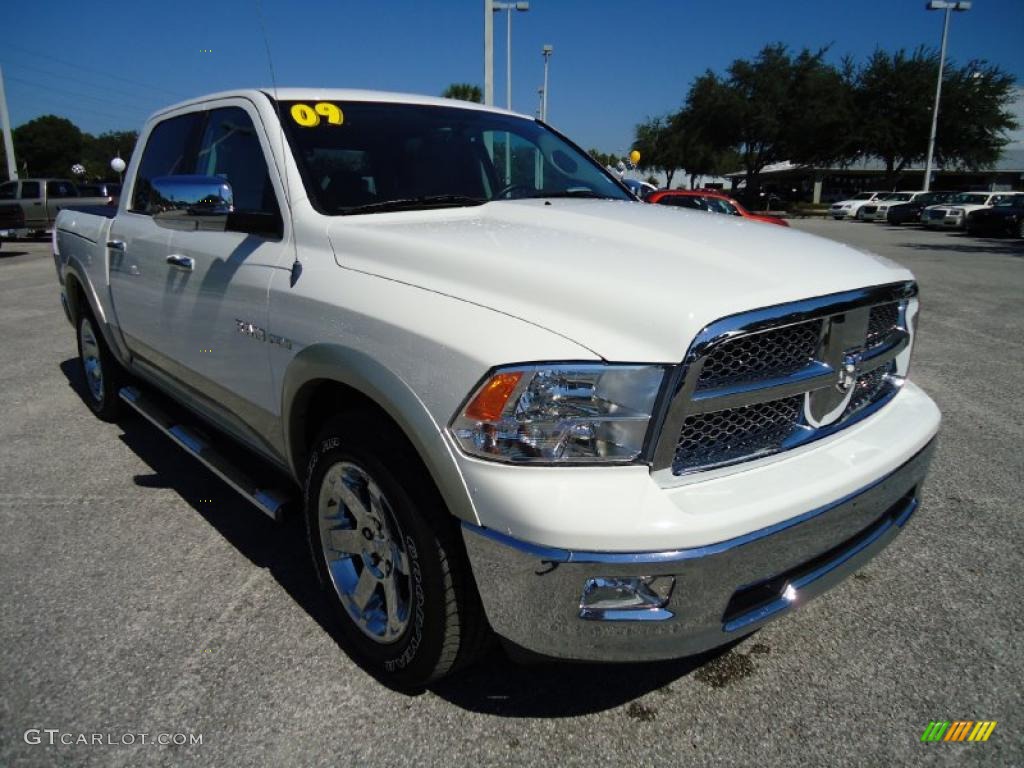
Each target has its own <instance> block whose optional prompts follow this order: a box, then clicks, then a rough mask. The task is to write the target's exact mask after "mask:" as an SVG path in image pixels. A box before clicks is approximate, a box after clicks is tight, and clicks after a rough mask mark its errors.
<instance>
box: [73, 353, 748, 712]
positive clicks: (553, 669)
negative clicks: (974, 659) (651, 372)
mask: <svg viewBox="0 0 1024 768" xmlns="http://www.w3.org/2000/svg"><path fill="white" fill-rule="evenodd" d="M60 369H61V372H62V373H63V374H64V376H65V378H66V379H67V381H68V385H69V386H70V387H71V388H72V390H74V391H75V393H76V394H77V395H78V396H79V397H80V398H82V400H83V403H84V402H85V398H86V397H87V392H86V384H85V380H84V377H83V376H82V372H81V366H80V365H79V363H78V359H77V358H69V359H67V360H65V361H64V362H62V363H61V364H60ZM117 426H118V427H119V428H120V429H121V432H122V434H121V435H120V436H119V437H120V440H121V441H122V442H123V443H124V444H125V445H126V446H127V447H128V448H129V449H131V451H132V452H133V453H135V454H136V455H137V456H138V457H139V458H140V459H142V461H143V462H145V464H146V465H147V466H148V467H149V468H150V469H151V470H152V472H151V473H147V474H140V475H136V476H135V478H134V481H135V484H136V485H138V486H141V487H144V488H167V489H170V490H173V491H174V492H175V493H177V494H178V495H179V496H180V497H181V498H182V499H183V500H184V501H185V502H186V503H188V504H189V506H191V507H192V509H193V510H195V512H196V513H197V514H199V515H201V516H202V517H203V519H204V520H206V522H207V523H208V524H209V525H210V526H212V527H213V528H214V529H215V530H216V531H217V532H218V533H219V534H220V535H221V536H223V537H224V538H225V539H226V540H227V541H228V542H230V543H231V545H232V546H234V547H235V548H236V549H237V550H238V551H239V552H240V553H241V554H242V555H244V556H245V557H246V558H248V559H249V561H250V562H251V563H252V564H253V565H255V566H256V567H259V568H263V569H265V570H267V571H268V572H269V573H270V574H271V575H272V576H273V577H274V579H275V580H276V581H277V583H278V584H279V585H280V586H281V587H282V588H283V589H284V590H285V592H287V594H288V595H289V597H291V598H292V599H293V600H294V601H295V602H296V603H297V604H298V605H299V606H300V607H301V608H302V609H303V610H304V611H306V613H307V614H309V616H310V617H311V618H312V619H313V620H314V621H316V622H317V624H319V625H320V627H321V628H322V629H323V631H324V632H326V633H327V634H328V635H329V636H330V637H331V639H332V640H333V641H334V642H335V644H336V645H337V646H338V648H339V649H340V650H341V651H343V652H344V653H346V654H347V655H348V656H349V658H351V659H352V660H353V662H354V663H356V664H358V665H359V666H360V668H362V669H363V671H365V672H366V673H367V674H368V675H370V676H372V677H374V678H375V679H376V680H377V681H378V682H379V683H381V685H384V686H386V687H388V688H390V689H391V690H393V691H396V692H398V693H401V694H403V695H407V696H417V695H420V694H422V693H423V692H424V691H423V690H408V689H403V688H399V687H396V686H395V685H394V684H393V683H392V682H391V681H389V680H387V679H385V678H382V677H381V676H380V675H379V674H377V673H376V672H375V671H374V670H372V669H369V668H367V667H366V666H365V665H364V664H363V663H362V662H361V660H360V659H359V657H358V656H357V655H356V654H355V653H353V652H352V650H351V648H350V647H349V645H348V643H347V642H346V640H345V638H344V635H343V634H342V632H341V631H340V627H339V619H338V617H336V615H335V614H334V612H333V610H332V607H331V605H330V604H329V603H328V601H327V600H326V599H325V597H324V595H323V592H322V591H321V588H320V584H319V582H318V580H317V577H316V575H315V573H314V571H313V568H312V567H311V565H310V562H309V554H308V545H307V542H306V537H305V530H304V526H303V523H302V519H301V515H300V514H297V513H296V512H295V511H294V510H293V511H292V513H291V514H287V515H286V516H285V519H284V520H283V521H282V522H281V523H275V522H274V521H272V520H271V519H270V518H268V517H267V516H265V515H263V514H261V513H259V512H258V511H256V510H255V509H253V508H252V507H251V506H250V505H249V504H248V503H246V501H245V500H243V499H242V498H241V497H239V496H238V495H237V494H236V493H235V492H234V491H233V490H232V489H231V488H230V487H229V486H228V485H227V484H225V483H224V482H222V481H221V480H220V479H219V478H218V477H217V476H216V475H214V474H213V473H212V472H209V471H208V470H206V469H205V467H202V465H200V464H199V463H198V462H197V461H195V460H194V459H191V458H183V456H182V453H181V449H179V448H178V447H177V446H175V445H174V444H173V443H171V441H170V440H169V439H168V438H167V437H166V436H164V435H163V434H161V433H160V432H159V431H158V430H157V429H156V428H154V427H153V426H152V425H151V424H150V423H149V422H147V421H146V420H145V419H142V418H140V417H138V416H137V415H135V414H134V413H132V412H130V411H129V413H127V414H126V415H124V416H122V417H121V418H120V419H118V421H117ZM735 645H736V643H733V644H731V645H729V646H724V647H722V648H719V649H716V650H714V651H712V652H710V653H706V654H702V655H699V656H693V657H689V658H684V659H678V660H673V661H665V662H647V663H637V664H574V663H562V662H556V661H550V662H543V663H538V664H533V665H529V666H524V665H521V664H518V663H516V662H513V661H512V660H511V659H509V657H508V656H507V655H506V654H505V652H504V651H503V650H502V649H501V647H500V646H499V645H498V644H497V642H495V643H493V644H492V645H491V647H490V648H489V649H488V651H487V653H486V654H485V655H484V657H483V658H482V659H481V660H480V661H479V662H478V663H477V664H475V665H474V666H473V667H471V668H470V669H468V670H466V671H465V672H463V673H462V674H459V675H456V676H454V677H452V678H449V679H446V680H443V681H441V682H439V683H436V684H434V685H432V686H430V688H429V690H430V691H431V692H432V693H434V694H436V695H437V696H439V697H440V698H442V699H444V700H445V701H448V702H450V703H451V704H453V705H455V706H457V707H459V708H461V709H465V710H468V711H472V712H479V713H485V714H491V715H497V716H500V717H513V718H514V717H546V718H559V717H573V716H576V715H581V714H589V713H595V712H601V711H603V710H606V709H611V708H614V707H619V706H622V705H623V704H627V703H629V702H631V701H633V700H634V699H637V698H639V697H641V696H644V695H646V694H647V693H650V692H652V691H655V690H658V689H662V688H664V687H666V686H667V685H669V684H670V683H672V682H673V681H675V680H678V679H679V678H682V677H685V676H686V675H689V674H690V673H692V672H694V671H695V670H698V669H699V668H701V667H702V666H704V665H706V664H708V663H713V662H715V661H716V660H718V659H719V658H720V657H728V656H729V654H730V653H731V649H732V648H733V647H734V646H735ZM716 674H717V673H716ZM641 715H642V713H641Z"/></svg>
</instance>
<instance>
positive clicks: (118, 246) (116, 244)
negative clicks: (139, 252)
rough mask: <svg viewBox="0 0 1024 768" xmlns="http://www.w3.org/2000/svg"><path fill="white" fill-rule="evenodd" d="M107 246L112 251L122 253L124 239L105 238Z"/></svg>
mask: <svg viewBox="0 0 1024 768" xmlns="http://www.w3.org/2000/svg"><path fill="white" fill-rule="evenodd" d="M107 248H109V249H110V250H112V251H121V253H124V250H125V247H124V240H107Z"/></svg>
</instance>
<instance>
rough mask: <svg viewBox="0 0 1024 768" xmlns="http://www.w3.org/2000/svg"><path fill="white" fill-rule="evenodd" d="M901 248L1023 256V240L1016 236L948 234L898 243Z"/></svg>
mask: <svg viewBox="0 0 1024 768" xmlns="http://www.w3.org/2000/svg"><path fill="white" fill-rule="evenodd" d="M899 247H901V248H910V249H911V250H915V251H947V252H950V253H991V254H1003V255H1006V256H1024V240H1020V239H1016V238H995V237H973V236H972V235H966V234H949V235H948V236H947V237H946V238H943V240H941V241H936V242H928V243H899Z"/></svg>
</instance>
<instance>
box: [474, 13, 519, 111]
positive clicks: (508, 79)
mask: <svg viewBox="0 0 1024 768" xmlns="http://www.w3.org/2000/svg"><path fill="white" fill-rule="evenodd" d="M488 1H489V2H490V5H491V10H492V11H493V12H494V13H497V12H498V11H505V108H506V109H512V11H528V10H530V4H529V3H528V2H517V3H500V2H498V0H488ZM491 31H492V33H493V26H492V29H491ZM493 51H494V42H493V39H492V41H491V52H492V55H493ZM490 70H491V98H492V99H493V94H494V80H493V78H494V63H493V60H492V62H491V66H490ZM485 75H486V67H485ZM485 90H486V84H485Z"/></svg>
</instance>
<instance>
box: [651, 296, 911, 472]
mask: <svg viewBox="0 0 1024 768" xmlns="http://www.w3.org/2000/svg"><path fill="white" fill-rule="evenodd" d="M916 294H917V288H916V285H914V284H913V283H898V284H894V285H888V286H881V287H878V288H872V289H866V290H863V291H853V292H849V293H845V294H834V295H832V296H825V297H822V298H820V299H811V300H808V301H805V302H796V303H794V304H791V305H782V306H779V307H772V308H768V309H763V310H756V311H754V312H749V313H745V314H743V315H737V316H734V317H730V318H725V319H723V320H720V321H717V322H715V323H712V324H711V325H710V326H708V327H707V328H706V329H705V330H704V331H702V332H701V334H700V336H698V338H697V340H696V341H695V342H694V343H693V345H692V346H691V348H690V350H689V352H688V353H687V356H686V358H685V360H684V367H683V376H682V380H681V382H680V383H679V386H678V389H677V391H676V394H675V396H674V397H673V399H672V402H671V403H670V405H669V409H668V414H667V415H666V417H665V420H664V422H663V424H662V431H661V434H660V437H659V439H658V441H657V443H656V445H655V448H654V456H653V462H652V464H653V467H652V468H653V470H654V471H655V472H656V473H660V472H666V473H669V474H671V475H677V476H678V475H685V474H688V473H690V472H696V471H701V470H707V469H712V468H715V467H721V466H726V465H729V464H735V463H737V462H742V461H748V460H750V459H754V458H759V457H762V456H767V455H770V454H773V453H778V452H780V451H784V450H788V449H790V448H793V447H796V446H798V445H801V444H803V443H806V442H808V441H811V440H815V439H818V438H820V437H824V436H825V435H828V434H831V433H833V432H835V431H837V430H839V429H843V428H845V427H847V426H849V425H850V424H852V423H854V422H855V421H857V420H859V419H862V418H865V417H866V416H868V415H870V414H871V413H873V412H874V411H875V410H877V408H879V407H881V405H883V404H884V403H886V402H888V400H889V399H890V398H891V397H892V396H893V395H894V394H895V393H896V392H897V391H898V389H899V387H900V385H901V383H902V381H903V378H902V374H901V371H900V370H899V365H901V364H903V363H898V359H900V360H902V359H903V358H900V357H899V355H900V353H901V352H902V351H903V350H905V349H906V348H907V347H908V346H909V344H910V329H909V327H908V319H907V318H908V312H909V307H910V306H911V302H912V300H913V297H914V296H916ZM915 311H916V310H915Z"/></svg>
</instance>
